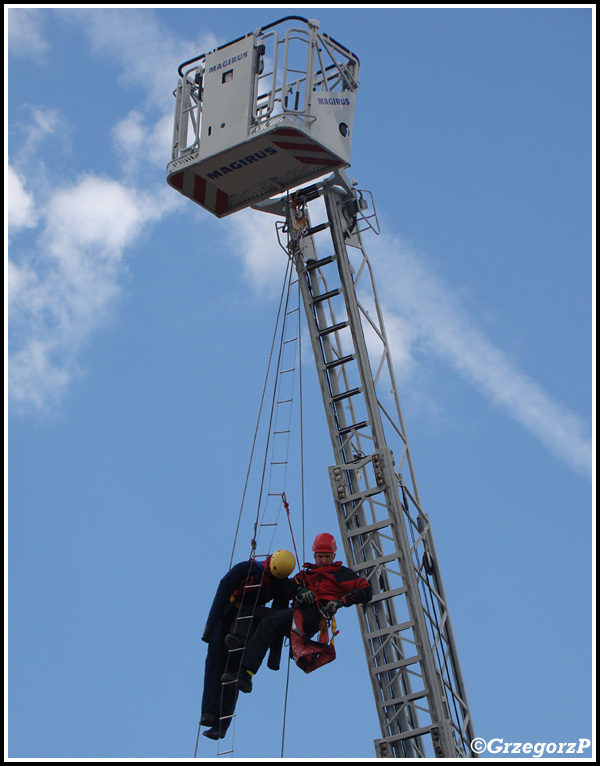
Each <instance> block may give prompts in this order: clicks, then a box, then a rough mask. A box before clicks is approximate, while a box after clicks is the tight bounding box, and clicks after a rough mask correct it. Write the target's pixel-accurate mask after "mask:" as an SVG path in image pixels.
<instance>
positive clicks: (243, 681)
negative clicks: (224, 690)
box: [221, 668, 252, 694]
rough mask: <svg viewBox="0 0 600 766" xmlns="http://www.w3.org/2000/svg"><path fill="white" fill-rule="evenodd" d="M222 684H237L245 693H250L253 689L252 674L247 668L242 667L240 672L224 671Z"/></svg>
mask: <svg viewBox="0 0 600 766" xmlns="http://www.w3.org/2000/svg"><path fill="white" fill-rule="evenodd" d="M221 683H222V684H234V683H235V684H237V685H238V688H239V690H240V691H241V692H244V694H249V693H250V692H251V691H252V676H251V675H250V673H249V672H248V671H247V670H246V669H245V668H242V669H241V670H240V671H239V673H223V675H222V676H221Z"/></svg>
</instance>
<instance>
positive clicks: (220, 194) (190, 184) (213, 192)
mask: <svg viewBox="0 0 600 766" xmlns="http://www.w3.org/2000/svg"><path fill="white" fill-rule="evenodd" d="M170 183H171V186H173V187H174V188H175V189H178V190H179V191H180V192H181V193H182V194H185V196H186V197H189V198H190V199H193V200H194V201H195V202H197V203H198V204H199V205H202V206H203V207H206V208H208V209H209V210H212V212H213V213H215V214H216V215H223V213H226V212H227V205H228V203H229V196H228V195H227V194H225V192H224V191H222V190H221V189H219V188H218V187H217V186H215V185H214V184H211V183H207V181H206V180H205V179H204V178H202V177H201V176H199V175H196V173H194V171H193V170H192V169H191V168H188V169H184V170H180V171H179V172H178V173H174V174H173V175H172V176H171V179H170Z"/></svg>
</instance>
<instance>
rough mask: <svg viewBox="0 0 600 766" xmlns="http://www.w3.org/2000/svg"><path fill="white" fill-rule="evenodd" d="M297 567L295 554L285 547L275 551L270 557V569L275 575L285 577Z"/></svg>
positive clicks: (280, 577)
mask: <svg viewBox="0 0 600 766" xmlns="http://www.w3.org/2000/svg"><path fill="white" fill-rule="evenodd" d="M295 568H296V559H295V558H294V554H293V553H291V552H290V551H286V550H285V549H283V548H282V549H280V550H278V551H275V553H273V554H272V555H271V558H270V559H269V569H270V570H271V574H272V575H273V576H274V577H278V578H279V579H281V580H282V579H283V578H284V577H287V576H288V575H289V574H291V573H292V572H293V571H294V569H295Z"/></svg>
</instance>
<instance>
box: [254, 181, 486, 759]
mask: <svg viewBox="0 0 600 766" xmlns="http://www.w3.org/2000/svg"><path fill="white" fill-rule="evenodd" d="M366 194H368V193H362V192H357V191H356V190H354V188H353V187H352V185H351V184H350V183H349V182H348V180H347V177H346V175H345V173H343V172H342V173H340V172H337V173H335V174H334V176H333V177H332V178H330V179H327V180H326V181H325V182H323V183H321V184H318V185H313V186H311V187H307V188H306V189H303V190H300V191H298V192H297V193H295V194H294V196H293V198H290V197H288V201H287V202H286V203H281V204H283V208H282V209H285V211H286V224H285V225H284V226H283V227H282V228H280V231H284V232H285V234H286V235H287V249H288V252H289V254H290V257H292V258H293V259H294V262H295V264H296V268H297V271H298V273H299V276H300V286H301V292H302V298H303V302H304V307H305V311H306V316H307V320H308V330H309V334H310V338H311V344H312V348H313V352H314V357H315V360H316V365H317V369H318V376H319V383H320V388H321V393H322V395H323V401H324V404H325V412H326V416H327V422H328V425H329V431H330V435H331V440H332V445H333V451H334V455H335V465H333V466H332V467H331V468H330V469H329V472H330V478H331V486H332V490H333V498H334V502H335V507H336V510H337V515H338V521H339V526H340V531H341V535H342V538H343V545H344V552H345V555H346V559H347V562H348V564H349V566H351V567H352V568H353V569H354V571H356V572H357V573H358V574H360V575H361V576H363V577H366V578H367V579H368V580H369V581H370V583H371V585H372V587H373V594H374V595H373V599H372V601H371V602H370V603H369V604H368V605H367V606H366V607H364V608H359V609H358V614H359V621H360V627H361V632H362V637H363V642H364V649H365V653H366V657H367V662H368V667H369V673H370V678H371V683H372V687H373V693H374V696H375V702H376V706H377V711H378V716H379V720H380V724H381V731H382V737H381V738H380V739H377V740H375V749H376V754H377V755H378V756H380V757H386V756H387V757H410V758H413V757H422V758H427V757H444V758H450V757H470V756H472V753H471V751H470V747H469V743H470V741H471V740H472V738H473V736H474V735H473V726H472V721H471V715H470V711H469V707H468V703H467V697H466V692H465V689H464V684H463V680H462V674H461V671H460V666H459V662H458V655H457V651H456V647H455V642H454V637H453V633H452V627H451V624H450V617H449V614H448V606H447V602H446V597H445V594H444V589H443V585H442V581H441V577H440V571H439V566H438V560H437V555H436V551H435V547H434V543H433V537H432V534H431V528H430V523H429V519H428V517H427V516H426V515H425V514H424V513H423V511H422V509H421V504H420V500H419V495H418V490H417V487H416V481H415V476H414V471H413V466H412V461H411V456H410V451H409V446H408V441H407V438H406V433H405V428H404V423H403V420H402V414H401V410H400V403H399V400H398V393H397V388H396V383H395V378H394V371H393V367H392V362H391V357H390V352H389V344H388V341H387V336H386V332H385V327H384V324H383V317H382V311H381V307H380V304H379V300H378V297H377V292H376V289H375V283H374V281H373V277H372V272H371V266H370V263H369V261H368V258H367V255H366V253H365V250H364V247H363V244H362V236H361V233H362V231H364V230H365V229H366V228H367V227H370V228H375V222H376V215H375V213H374V211H373V212H371V213H369V212H368V210H369V205H368V199H367V197H366V196H365V195H366ZM318 196H324V198H325V204H326V211H327V221H325V222H324V223H322V224H319V225H316V226H311V223H310V217H309V214H308V203H309V202H311V201H312V200H314V199H315V198H316V197H318ZM271 208H273V206H271ZM265 209H266V207H265ZM270 212H275V211H274V209H271V210H270ZM325 230H329V232H330V235H331V242H332V244H333V253H330V254H328V255H327V256H326V257H324V258H319V256H318V254H317V246H316V241H315V238H316V235H317V234H318V233H319V232H321V231H325ZM359 292H360V295H361V300H362V301H363V303H364V302H365V301H367V302H368V306H365V305H363V303H361V302H359V299H358V293H359ZM363 295H365V296H366V298H363ZM367 340H368V343H369V348H370V349H371V353H370V354H369V349H368V347H367Z"/></svg>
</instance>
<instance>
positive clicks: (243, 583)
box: [200, 549, 296, 739]
mask: <svg viewBox="0 0 600 766" xmlns="http://www.w3.org/2000/svg"><path fill="white" fill-rule="evenodd" d="M295 566H296V560H295V559H294V556H293V554H292V553H291V552H290V551H286V550H283V549H282V550H277V551H275V553H273V554H272V555H271V556H269V557H268V558H267V559H266V560H265V561H264V562H263V563H262V564H259V563H257V562H256V561H254V560H250V561H242V562H240V563H239V564H235V566H233V567H232V568H231V569H230V570H229V572H227V574H226V575H225V576H224V577H223V578H222V580H221V582H220V583H219V587H218V588H217V592H216V594H215V597H214V600H213V603H212V606H211V608H210V611H209V613H208V618H207V621H206V627H205V628H204V633H203V635H202V640H203V641H205V642H206V643H208V651H207V653H206V663H205V669H204V691H203V693H202V712H201V716H200V724H201V725H202V726H208V727H210V728H208V729H207V730H206V731H204V732H202V733H203V735H204V736H205V737H208V738H209V739H222V738H223V737H224V736H225V734H226V732H227V729H228V727H229V724H230V723H231V716H233V712H234V710H235V705H236V702H237V696H238V689H237V686H236V685H235V684H223V685H222V682H221V676H222V675H223V673H224V672H225V671H226V670H230V671H231V670H237V669H238V668H239V662H240V658H241V654H242V651H241V650H242V648H243V646H244V645H245V643H246V641H247V640H248V637H249V636H251V635H252V633H253V631H254V630H255V629H256V626H257V625H258V624H259V623H260V621H261V620H262V619H263V618H264V617H265V616H266V615H270V614H271V613H272V610H271V609H270V608H269V607H266V606H265V604H267V603H268V602H269V601H271V600H272V601H273V604H272V607H273V610H278V609H286V607H288V606H289V603H290V599H291V598H292V597H293V594H294V592H295V590H296V586H295V585H294V584H293V582H292V581H291V580H289V579H288V575H290V574H291V573H292V572H293V571H294V569H295ZM282 640H283V639H281V640H280V641H279V642H277V641H274V642H272V643H271V644H270V646H269V647H267V649H269V648H271V653H270V655H269V661H268V666H269V667H270V668H271V669H273V670H279V660H280V657H281V645H282ZM230 650H232V651H231V653H230Z"/></svg>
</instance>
